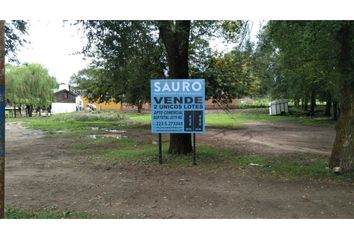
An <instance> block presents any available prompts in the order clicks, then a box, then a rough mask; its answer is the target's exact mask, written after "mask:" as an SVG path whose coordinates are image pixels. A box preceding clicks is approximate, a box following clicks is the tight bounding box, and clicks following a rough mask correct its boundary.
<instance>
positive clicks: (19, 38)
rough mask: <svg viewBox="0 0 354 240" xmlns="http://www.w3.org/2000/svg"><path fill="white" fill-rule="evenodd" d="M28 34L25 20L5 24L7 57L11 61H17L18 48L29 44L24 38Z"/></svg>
mask: <svg viewBox="0 0 354 240" xmlns="http://www.w3.org/2000/svg"><path fill="white" fill-rule="evenodd" d="M26 34H27V22H26V21H23V20H12V21H7V22H6V23H5V55H6V56H7V57H8V58H9V60H10V61H15V60H16V50H17V48H18V46H23V45H24V44H25V43H27V41H26V39H25V38H23V36H24V35H26Z"/></svg>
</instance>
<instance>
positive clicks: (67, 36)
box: [17, 20, 259, 83]
mask: <svg viewBox="0 0 354 240" xmlns="http://www.w3.org/2000/svg"><path fill="white" fill-rule="evenodd" d="M258 30H259V21H255V22H254V27H253V31H252V34H253V35H255V34H256V32H257V31H258ZM26 39H27V40H28V41H29V42H30V43H28V44H26V45H25V46H24V47H21V48H20V49H19V50H18V52H17V57H18V60H19V62H20V63H40V64H42V65H43V66H44V67H46V68H47V69H48V70H49V74H50V75H52V76H54V77H56V79H57V82H58V83H68V82H69V81H70V77H71V76H72V75H73V74H75V73H77V72H78V71H79V70H80V69H83V68H85V67H87V65H88V63H89V62H88V61H87V60H84V59H83V55H81V54H77V53H78V52H80V51H81V50H82V47H83V46H84V44H85V36H84V35H83V32H82V31H79V29H78V28H77V27H75V26H71V25H70V24H69V23H67V22H66V23H64V22H63V21H60V20H42V21H35V20H32V21H30V25H29V29H28V36H26ZM211 46H212V47H217V48H218V49H219V50H220V51H221V50H223V49H224V47H225V46H224V44H223V43H222V42H213V43H212V44H211Z"/></svg>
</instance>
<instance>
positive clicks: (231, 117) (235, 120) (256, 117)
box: [125, 109, 335, 128]
mask: <svg viewBox="0 0 354 240" xmlns="http://www.w3.org/2000/svg"><path fill="white" fill-rule="evenodd" d="M267 111H268V110H267V109H261V110H260V109H253V110H249V111H244V112H237V113H207V114H206V115H205V120H206V126H207V127H224V128H237V127H242V124H245V123H254V122H291V123H298V124H303V125H309V126H322V127H333V126H334V124H335V121H333V120H331V119H328V118H309V117H305V116H295V115H279V116H270V115H269V114H268V112H267ZM125 116H127V117H128V118H129V119H130V120H132V121H134V122H137V123H141V124H146V125H147V124H150V122H151V116H150V113H144V114H137V113H125Z"/></svg>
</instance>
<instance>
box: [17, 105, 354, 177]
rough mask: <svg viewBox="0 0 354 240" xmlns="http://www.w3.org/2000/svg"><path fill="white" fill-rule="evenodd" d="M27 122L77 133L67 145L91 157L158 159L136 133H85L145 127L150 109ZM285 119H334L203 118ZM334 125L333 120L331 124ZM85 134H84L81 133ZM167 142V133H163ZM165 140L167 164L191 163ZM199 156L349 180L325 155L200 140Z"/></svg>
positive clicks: (239, 118) (224, 123) (222, 123)
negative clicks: (279, 153) (274, 153)
mask: <svg viewBox="0 0 354 240" xmlns="http://www.w3.org/2000/svg"><path fill="white" fill-rule="evenodd" d="M21 121H23V122H24V123H25V125H26V126H27V127H31V128H34V129H41V130H45V131H47V132H48V133H51V134H58V135H60V136H63V137H77V138H78V139H79V141H77V143H75V144H72V145H71V146H70V148H72V149H75V150H76V152H81V151H82V152H83V154H93V155H97V158H95V159H102V160H104V161H110V162H112V163H113V164H115V163H118V162H121V161H125V162H134V163H139V164H140V163H141V164H152V165H155V164H158V156H157V154H158V146H157V144H152V143H151V142H149V141H146V139H145V140H144V139H141V138H140V137H139V134H137V135H136V136H132V138H130V136H128V138H122V139H89V138H88V136H89V135H93V134H101V133H105V131H104V129H105V128H108V129H117V130H128V131H129V130H131V131H139V129H142V128H149V125H148V124H149V122H150V114H137V113H110V112H104V113H94V114H92V113H71V114H59V115H55V116H51V117H48V118H46V117H44V118H26V119H23V118H22V119H21ZM277 121H289V122H296V123H301V124H307V125H312V124H313V125H320V126H328V125H331V124H332V123H329V122H327V121H323V122H320V121H319V120H315V119H309V118H298V117H293V116H269V115H267V114H265V113H263V112H260V110H254V111H252V112H250V111H245V112H239V113H232V114H226V113H223V114H207V115H206V123H207V125H208V126H212V127H230V128H235V127H239V126H242V124H243V123H250V122H277ZM331 126H333V124H332V125H331ZM83 136H85V138H84V137H83ZM165 142H166V139H165ZM167 148H168V146H167V143H164V144H163V160H164V162H167V163H168V164H169V166H171V167H173V166H183V167H187V166H191V165H192V155H183V156H180V155H171V154H168V153H167ZM197 161H198V162H199V164H200V166H202V167H204V166H205V167H210V168H215V167H216V168H218V167H226V168H228V167H230V166H231V167H232V166H235V167H243V168H253V169H257V170H258V171H259V172H262V173H267V174H272V175H279V176H294V177H310V178H316V179H325V178H327V179H333V180H338V179H339V180H343V181H353V179H354V174H353V175H345V176H336V175H334V174H333V173H332V172H331V171H329V170H328V168H327V161H326V160H324V159H316V160H315V161H303V160H301V159H293V158H292V157H288V158H286V157H267V156H260V155H249V154H248V155H245V154H241V155H237V154H235V153H234V152H232V151H231V150H227V149H222V148H217V147H213V146H206V145H200V146H198V148H197Z"/></svg>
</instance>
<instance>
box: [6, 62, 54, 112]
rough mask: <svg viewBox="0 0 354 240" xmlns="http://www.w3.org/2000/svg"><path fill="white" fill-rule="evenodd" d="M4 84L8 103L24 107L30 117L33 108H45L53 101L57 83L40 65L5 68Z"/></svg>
mask: <svg viewBox="0 0 354 240" xmlns="http://www.w3.org/2000/svg"><path fill="white" fill-rule="evenodd" d="M6 82H7V88H6V99H7V100H8V102H9V103H11V104H13V105H16V104H22V105H26V106H27V110H28V116H30V117H31V116H32V110H33V108H46V107H48V106H49V105H50V104H51V103H52V102H53V101H54V93H53V89H55V88H56V87H57V82H56V80H55V78H54V77H52V76H50V75H49V73H48V70H47V69H46V68H44V67H43V66H42V65H40V64H25V65H20V66H7V70H6Z"/></svg>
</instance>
